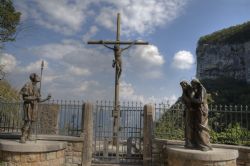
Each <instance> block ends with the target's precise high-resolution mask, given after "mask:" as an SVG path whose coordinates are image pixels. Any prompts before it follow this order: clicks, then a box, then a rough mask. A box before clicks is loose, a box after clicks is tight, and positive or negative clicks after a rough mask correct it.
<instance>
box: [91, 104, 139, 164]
mask: <svg viewBox="0 0 250 166" xmlns="http://www.w3.org/2000/svg"><path fill="white" fill-rule="evenodd" d="M95 106H96V107H95V110H94V123H93V124H94V140H93V141H94V143H93V146H94V148H93V162H94V163H102V164H103V163H120V164H125V165H126V164H141V162H142V152H143V145H142V142H143V141H142V138H143V128H142V126H143V105H142V103H136V102H122V103H120V105H119V108H120V125H119V132H118V134H117V135H114V133H113V125H114V118H113V116H112V114H113V110H114V103H113V102H111V101H101V102H97V103H96V105H95ZM114 138H115V139H116V140H118V142H119V143H118V144H114V143H113V140H114Z"/></svg>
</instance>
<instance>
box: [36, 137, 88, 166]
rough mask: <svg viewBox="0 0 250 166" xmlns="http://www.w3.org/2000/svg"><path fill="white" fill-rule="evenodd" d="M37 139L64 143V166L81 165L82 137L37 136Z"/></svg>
mask: <svg viewBox="0 0 250 166" xmlns="http://www.w3.org/2000/svg"><path fill="white" fill-rule="evenodd" d="M38 139H40V140H47V141H61V142H66V149H65V166H78V165H79V164H81V163H82V150H83V142H84V141H83V140H84V138H83V137H72V136H59V135H57V136H56V135H38Z"/></svg>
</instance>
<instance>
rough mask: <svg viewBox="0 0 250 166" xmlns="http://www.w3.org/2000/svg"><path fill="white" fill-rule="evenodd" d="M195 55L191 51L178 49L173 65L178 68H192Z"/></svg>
mask: <svg viewBox="0 0 250 166" xmlns="http://www.w3.org/2000/svg"><path fill="white" fill-rule="evenodd" d="M194 62H195V60H194V56H193V54H192V53H191V52H189V51H185V50H182V51H178V52H177V53H176V54H175V55H174V57H173V62H172V66H173V67H174V68H176V69H182V70H183V69H190V68H191V67H192V66H193V64H194Z"/></svg>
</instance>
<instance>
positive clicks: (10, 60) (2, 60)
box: [0, 53, 17, 73]
mask: <svg viewBox="0 0 250 166" xmlns="http://www.w3.org/2000/svg"><path fill="white" fill-rule="evenodd" d="M0 65H3V66H4V71H5V72H7V73H8V72H11V71H13V70H14V69H15V68H16V65H17V60H16V58H15V57H14V56H13V55H11V54H7V53H3V54H2V55H1V56H0Z"/></svg>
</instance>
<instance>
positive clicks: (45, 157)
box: [0, 139, 66, 166]
mask: <svg viewBox="0 0 250 166" xmlns="http://www.w3.org/2000/svg"><path fill="white" fill-rule="evenodd" d="M65 148H66V144H65V143H63V142H57V141H37V142H35V141H27V142H26V143H25V144H21V143H19V140H1V139H0V163H1V164H2V165H3V166H5V165H6V166H7V165H8V166H9V165H18V166H24V165H25V166H26V165H29V166H50V165H53V166H63V165H65Z"/></svg>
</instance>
